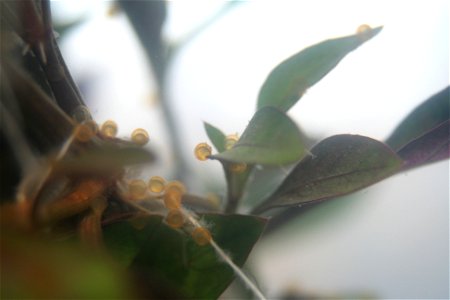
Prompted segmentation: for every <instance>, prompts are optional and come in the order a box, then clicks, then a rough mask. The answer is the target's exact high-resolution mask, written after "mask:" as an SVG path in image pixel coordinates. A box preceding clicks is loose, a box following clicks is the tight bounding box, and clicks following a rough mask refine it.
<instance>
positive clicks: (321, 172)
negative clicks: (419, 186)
mask: <svg viewBox="0 0 450 300" xmlns="http://www.w3.org/2000/svg"><path fill="white" fill-rule="evenodd" d="M311 152H312V154H313V156H308V157H306V158H305V159H303V160H302V161H301V162H300V163H299V164H298V165H297V166H296V167H295V168H294V169H293V171H292V172H291V173H290V174H289V176H288V177H287V178H286V180H285V181H284V182H283V183H282V184H281V186H280V187H279V188H278V190H277V191H276V192H275V193H274V194H273V195H272V196H271V197H270V198H269V199H268V200H267V201H265V202H264V203H263V204H262V205H261V206H259V207H258V208H257V209H256V211H258V212H261V211H264V210H266V209H268V208H271V207H277V206H289V205H297V204H302V203H306V202H311V201H316V200H322V199H326V198H331V197H335V196H339V195H344V194H348V193H350V192H353V191H356V190H359V189H362V188H364V187H366V186H368V185H371V184H373V183H375V182H377V181H379V180H381V179H383V178H386V177H388V176H390V175H392V174H394V173H395V172H397V171H398V170H400V168H401V166H402V160H401V159H400V158H399V157H398V156H397V155H396V154H395V153H394V152H393V151H392V150H391V149H389V147H387V146H386V145H384V144H383V143H381V142H379V141H376V140H373V139H371V138H368V137H364V136H358V135H335V136H332V137H329V138H327V139H325V140H323V141H322V142H320V143H319V144H317V145H316V146H315V147H314V148H313V149H312V150H311Z"/></svg>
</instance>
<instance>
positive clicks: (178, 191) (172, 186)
mask: <svg viewBox="0 0 450 300" xmlns="http://www.w3.org/2000/svg"><path fill="white" fill-rule="evenodd" d="M185 192H186V188H185V187H184V185H183V184H182V183H181V182H179V181H171V182H169V183H168V184H167V185H166V191H165V193H164V205H165V206H166V207H167V208H168V209H178V208H180V207H181V200H182V198H183V194H184V193H185Z"/></svg>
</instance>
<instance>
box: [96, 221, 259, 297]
mask: <svg viewBox="0 0 450 300" xmlns="http://www.w3.org/2000/svg"><path fill="white" fill-rule="evenodd" d="M147 218H148V223H147V225H146V226H145V227H143V228H142V229H138V228H134V227H133V226H132V225H131V223H130V221H122V222H119V223H116V224H112V225H108V226H105V228H104V229H105V243H106V245H107V246H108V248H110V249H112V251H113V252H114V253H116V254H119V256H120V257H121V260H122V262H125V261H131V257H132V256H133V255H135V253H136V250H137V248H139V249H140V250H139V252H138V253H137V255H136V256H135V258H134V260H133V261H132V263H131V268H132V270H134V271H135V272H137V273H139V274H146V273H150V274H153V275H157V276H158V278H159V279H160V280H161V281H162V282H164V283H165V284H166V285H168V286H170V287H172V288H173V289H174V290H176V291H177V292H178V293H179V294H180V295H182V297H184V298H195V299H216V298H217V297H219V296H220V294H221V293H222V292H223V291H224V290H225V288H226V287H227V286H228V285H229V284H230V282H231V281H232V280H233V279H234V273H233V271H232V269H231V268H230V267H229V266H228V265H226V264H225V263H224V262H223V261H222V260H221V259H220V258H219V257H217V255H216V253H215V251H214V249H213V248H212V247H211V246H209V245H207V246H199V245H197V244H196V243H195V242H194V241H193V240H192V238H191V237H190V236H189V235H187V234H186V233H183V232H182V231H178V230H174V229H172V228H170V227H168V226H167V225H165V224H163V223H162V222H160V218H159V217H147ZM158 218H159V219H158ZM202 220H203V222H205V223H206V224H208V227H209V229H210V231H211V234H212V237H213V239H214V240H215V241H216V243H217V244H218V245H219V246H221V247H222V248H223V249H224V251H225V252H226V253H229V255H230V256H231V258H232V259H233V261H234V262H235V263H236V264H237V265H239V266H242V265H243V264H244V262H245V260H246V259H247V256H248V255H249V253H250V251H251V249H252V247H253V245H254V244H255V243H256V241H257V240H258V239H259V237H260V235H261V233H262V231H263V229H264V226H265V223H266V221H265V220H264V219H261V218H258V217H253V216H243V215H219V214H205V215H203V216H202ZM141 221H142V220H141ZM135 231H137V232H135ZM139 231H140V232H139Z"/></svg>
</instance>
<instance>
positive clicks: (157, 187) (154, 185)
mask: <svg viewBox="0 0 450 300" xmlns="http://www.w3.org/2000/svg"><path fill="white" fill-rule="evenodd" d="M165 187H166V181H165V180H164V178H162V177H160V176H153V177H152V178H150V180H149V181H148V188H149V190H150V192H153V193H157V194H159V193H162V192H163V191H164V189H165Z"/></svg>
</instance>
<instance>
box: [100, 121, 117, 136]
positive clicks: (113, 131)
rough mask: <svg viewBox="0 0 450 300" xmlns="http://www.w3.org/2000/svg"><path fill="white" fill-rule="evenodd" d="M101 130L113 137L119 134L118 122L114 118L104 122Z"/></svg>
mask: <svg viewBox="0 0 450 300" xmlns="http://www.w3.org/2000/svg"><path fill="white" fill-rule="evenodd" d="M100 131H101V133H102V134H103V135H104V136H106V137H109V138H113V137H115V136H116V135H117V131H118V128H117V124H116V122H114V121H112V120H108V121H106V122H105V123H103V124H102V127H101V128H100Z"/></svg>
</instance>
